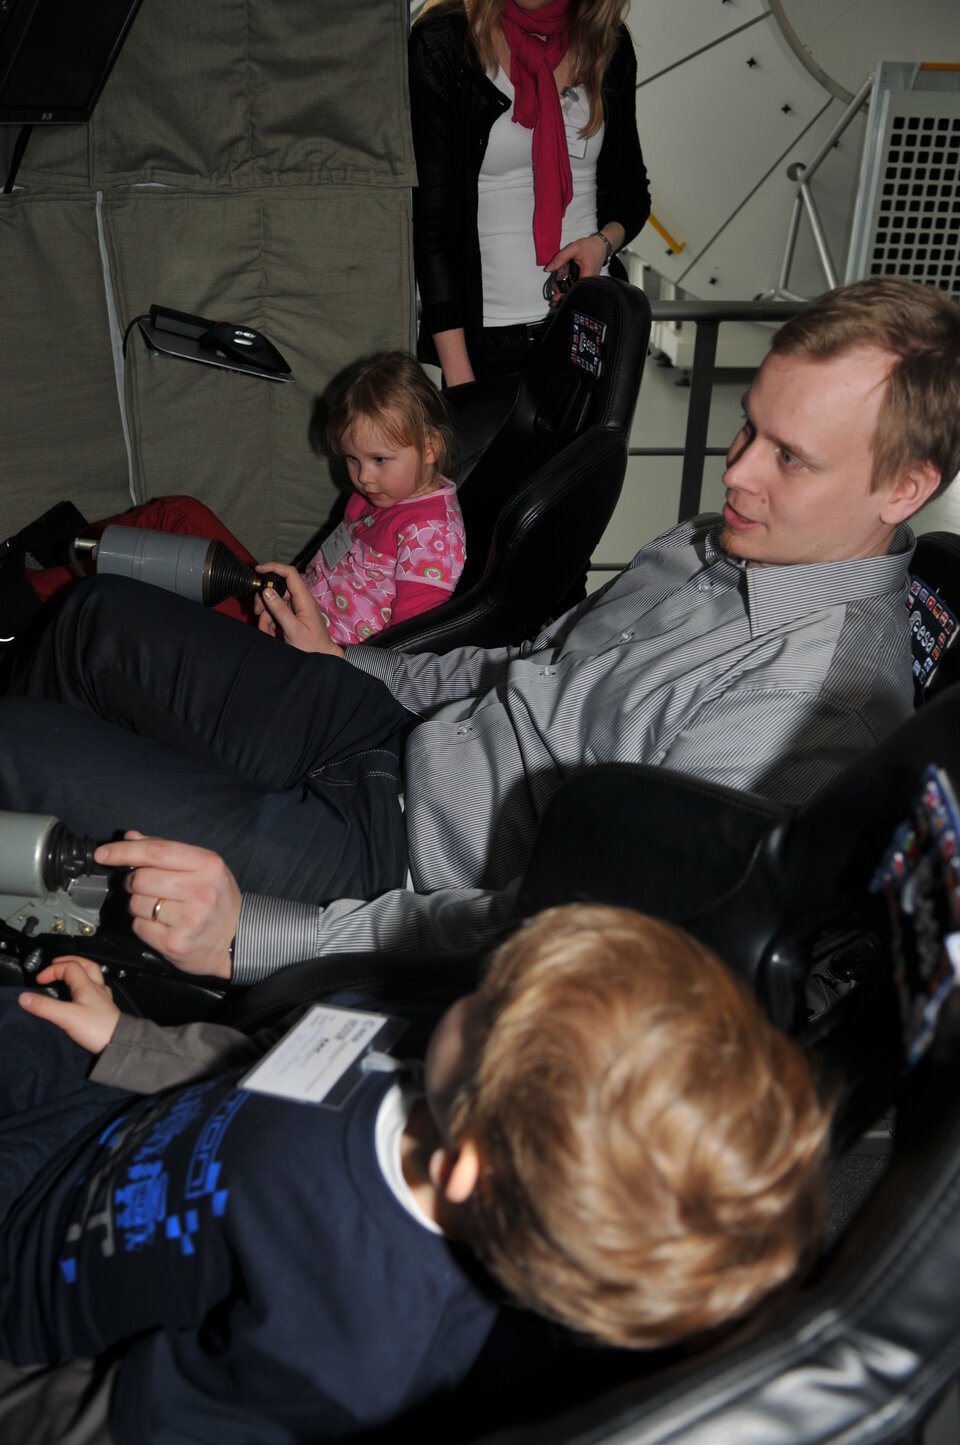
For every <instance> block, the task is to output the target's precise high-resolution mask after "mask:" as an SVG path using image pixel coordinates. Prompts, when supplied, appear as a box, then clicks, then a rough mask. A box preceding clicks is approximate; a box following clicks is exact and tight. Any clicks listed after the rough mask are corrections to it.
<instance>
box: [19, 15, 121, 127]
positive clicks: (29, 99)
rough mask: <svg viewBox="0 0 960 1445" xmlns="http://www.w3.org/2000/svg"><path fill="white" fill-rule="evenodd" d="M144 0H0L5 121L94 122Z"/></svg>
mask: <svg viewBox="0 0 960 1445" xmlns="http://www.w3.org/2000/svg"><path fill="white" fill-rule="evenodd" d="M140 4H141V0H86V3H84V0H0V124H6V125H38V124H41V123H43V122H47V123H49V124H53V125H63V124H65V123H67V122H71V121H86V120H89V119H90V116H91V114H92V113H93V108H94V106H95V105H96V103H97V100H98V99H99V97H100V92H101V91H102V90H103V87H104V83H105V81H106V79H107V76H108V75H109V74H110V71H111V69H112V68H113V63H114V61H115V60H116V58H117V56H118V54H119V53H120V47H121V46H122V44H123V42H124V40H125V39H126V36H127V31H128V30H129V29H130V26H131V25H132V24H133V19H134V16H135V15H136V13H137V11H138V9H139V8H140Z"/></svg>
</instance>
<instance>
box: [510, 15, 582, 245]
mask: <svg viewBox="0 0 960 1445" xmlns="http://www.w3.org/2000/svg"><path fill="white" fill-rule="evenodd" d="M568 5H569V0H549V3H548V4H546V5H541V6H540V9H539V10H522V9H521V8H520V6H519V5H518V4H517V3H516V0H507V3H506V4H505V5H504V7H503V9H502V11H501V12H500V24H501V26H502V28H503V34H504V37H505V39H506V42H507V45H508V46H509V47H510V59H511V65H510V79H511V81H512V83H513V89H514V92H515V98H514V102H513V119H514V121H515V122H516V123H517V125H522V126H525V127H526V128H527V130H530V129H531V128H532V130H533V239H534V243H535V245H536V248H537V261H538V263H539V264H540V265H541V266H545V265H546V264H547V262H548V261H549V260H550V259H551V257H553V256H555V255H556V253H557V251H559V249H560V227H561V223H562V221H563V215H564V212H565V211H566V209H567V207H568V206H569V204H570V202H571V200H572V199H573V177H572V175H571V173H570V156H569V154H568V152H567V136H566V132H565V131H564V128H563V111H562V110H561V108H560V96H559V94H558V93H557V83H556V81H555V80H554V78H553V72H554V71H555V70H556V68H557V66H558V65H559V64H560V62H561V60H562V59H563V57H564V56H565V55H566V53H567V50H568V49H569V45H570V35H569V31H568V29H567V9H568ZM541 35H545V36H546V37H547V38H546V41H545V42H544V41H543V40H541V39H539V37H540V36H541Z"/></svg>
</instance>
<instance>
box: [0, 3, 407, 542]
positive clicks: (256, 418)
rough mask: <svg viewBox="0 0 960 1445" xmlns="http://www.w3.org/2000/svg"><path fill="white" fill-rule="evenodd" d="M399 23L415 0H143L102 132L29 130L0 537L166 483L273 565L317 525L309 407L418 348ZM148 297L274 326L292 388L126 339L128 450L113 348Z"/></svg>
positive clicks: (1, 329) (2, 417) (10, 231)
mask: <svg viewBox="0 0 960 1445" xmlns="http://www.w3.org/2000/svg"><path fill="white" fill-rule="evenodd" d="M406 34H407V6H406V4H405V3H403V0H351V3H350V4H349V5H344V4H342V3H341V0H260V3H258V4H257V5H249V4H247V3H241V0H204V3H203V4H200V5H198V4H196V3H195V0H149V3H147V4H145V5H144V6H143V7H142V9H141V11H140V13H139V15H138V17H137V20H136V22H135V24H134V26H133V28H132V30H131V32H130V36H129V39H128V41H127V44H126V46H125V48H124V50H123V52H122V53H121V55H120V57H119V60H118V61H117V64H116V67H115V69H114V71H113V74H112V75H111V77H110V80H109V82H108V84H107V87H106V89H105V91H104V94H103V96H102V98H101V101H100V104H99V105H98V107H97V110H96V111H95V113H94V116H93V119H92V121H91V123H90V125H89V126H88V127H83V126H79V127H58V128H56V129H48V130H45V129H44V128H42V127H38V128H36V129H35V130H34V132H33V135H32V137H31V140H30V143H29V146H28V149H27V153H26V157H25V159H24V162H23V165H22V166H21V170H20V174H19V177H18V189H17V191H16V193H15V194H14V195H13V196H0V247H2V250H0V340H2V341H3V346H2V348H0V398H2V400H0V470H2V472H3V476H4V483H5V484H4V487H3V490H2V493H0V496H2V501H0V535H5V534H6V533H8V532H10V531H13V530H14V529H15V528H16V527H18V526H20V525H22V524H23V523H24V522H26V521H28V520H29V519H30V517H32V516H33V515H35V514H36V513H37V512H39V511H41V510H43V508H44V507H46V506H49V505H50V504H51V503H52V502H54V501H57V500H58V499H59V498H60V497H62V496H71V497H72V498H73V499H74V500H75V501H76V502H77V504H78V505H79V506H80V507H81V509H82V510H84V511H85V512H87V514H88V515H89V516H91V517H93V516H97V515H102V514H104V513H109V512H112V511H115V510H120V509H122V508H123V507H124V506H127V505H129V504H130V503H131V501H140V500H144V499H146V498H148V497H150V496H154V495H157V494H159V493H161V492H166V491H187V492H191V493H193V494H194V495H197V496H199V497H201V499H202V500H204V501H205V502H207V503H208V504H209V505H211V506H213V507H214V508H215V509H216V510H218V511H220V512H221V513H222V514H223V516H224V519H225V520H226V521H227V523H228V525H230V526H232V527H233V529H234V531H236V532H237V533H238V535H239V536H240V537H241V538H242V539H243V540H244V541H245V542H246V543H247V545H248V546H250V547H251V549H252V550H253V551H254V552H256V553H257V554H258V555H260V556H263V557H277V556H279V557H289V556H292V555H293V554H294V552H296V551H297V550H298V549H299V547H300V546H301V545H302V544H303V542H304V541H305V540H306V538H307V537H308V536H309V535H310V534H311V533H312V532H313V531H314V530H315V529H316V527H317V526H318V524H319V523H320V522H321V521H322V520H323V518H324V516H325V515H326V513H327V511H328V510H329V506H330V504H331V502H332V500H333V498H334V496H335V491H334V488H333V485H332V483H331V481H330V477H329V468H328V466H327V463H326V461H325V460H324V459H322V458H318V457H316V456H315V455H314V454H313V453H312V452H311V450H310V446H309V443H308V426H309V420H310V414H311V411H312V409H313V405H314V402H315V398H316V396H317V395H318V394H319V393H320V392H322V391H323V390H324V389H325V387H326V386H327V385H328V383H329V381H330V379H331V377H332V376H333V375H334V374H335V373H336V372H337V371H338V370H339V369H340V368H342V367H343V366H345V365H346V364H347V363H348V362H350V361H352V360H354V359H355V358H356V357H357V356H359V355H363V354H366V353H368V352H370V351H372V350H376V349H379V348H382V347H395V346H408V345H409V344H410V341H411V338H412V322H413V318H412V303H413V266H412V254H411V245H410V222H409V208H410V197H409V188H410V186H411V184H412V182H413V179H414V167H413V153H412V145H411V141H410V132H409V123H408V111H407V99H406ZM155 302H156V303H159V304H161V305H167V306H173V307H176V308H177V309H180V310H186V311H196V312H198V313H200V314H202V315H209V316H213V317H216V318H222V319H228V320H232V321H243V322H248V323H250V324H252V325H254V326H257V327H260V328H261V329H263V330H264V331H265V332H266V333H267V335H268V336H269V337H270V338H271V340H273V341H274V342H275V343H276V345H277V346H278V347H279V348H280V350H281V351H282V352H283V353H284V355H285V356H286V357H287V360H288V361H289V362H290V364H291V366H292V367H293V370H294V376H295V380H294V381H293V382H292V383H290V384H288V385H284V386H280V385H276V384H273V383H268V382H264V381H259V380H246V379H244V378H241V377H238V376H236V375H234V374H231V373H227V372H224V371H216V370H212V369H209V368H205V367H200V366H197V365H191V364H190V363H187V362H177V361H170V360H168V359H167V360H162V359H160V358H157V357H153V356H151V355H150V354H149V353H148V352H147V351H146V349H145V347H144V345H143V342H142V340H141V338H140V337H139V335H137V334H136V333H135V334H134V335H133V336H132V337H131V340H130V343H129V348H128V356H127V359H126V361H125V363H124V364H123V366H122V368H121V367H120V366H119V361H118V363H117V365H118V369H120V370H121V371H122V380H123V387H124V396H125V407H124V410H125V415H126V419H127V422H128V432H129V439H130V448H129V459H128V451H127V446H126V444H125V440H124V433H123V428H122V424H121V410H120V403H119V398H118V384H117V375H116V373H115V366H114V362H115V355H116V354H117V353H118V342H119V334H120V332H122V330H123V329H124V328H125V327H126V325H127V323H128V322H129V321H130V320H131V319H132V318H133V317H134V316H136V315H137V314H139V313H141V312H144V311H146V310H147V309H148V308H149V306H150V305H151V304H152V303H155ZM111 310H112V312H113V315H114V325H113V329H112V332H111V329H110V327H109V325H108V321H109V317H110V313H111ZM64 337H66V340H64ZM67 459H73V461H68V460H67ZM31 473H32V475H33V477H34V479H35V480H34V482H32V483H30V484H29V485H28V484H26V483H25V482H23V481H22V480H21V479H22V478H23V477H24V476H26V475H28V474H31Z"/></svg>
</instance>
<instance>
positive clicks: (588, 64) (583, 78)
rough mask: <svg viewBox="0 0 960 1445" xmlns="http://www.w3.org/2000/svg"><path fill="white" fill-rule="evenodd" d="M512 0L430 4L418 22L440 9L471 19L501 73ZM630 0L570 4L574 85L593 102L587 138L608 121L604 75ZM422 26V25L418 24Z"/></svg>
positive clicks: (477, 44) (481, 51)
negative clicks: (504, 25) (499, 51)
mask: <svg viewBox="0 0 960 1445" xmlns="http://www.w3.org/2000/svg"><path fill="white" fill-rule="evenodd" d="M505 3H506V0H427V3H426V4H425V5H424V6H423V7H422V9H421V10H420V12H419V14H418V15H417V21H420V20H422V19H423V18H424V17H425V16H426V15H429V14H432V13H434V12H440V11H451V10H461V11H463V12H464V13H465V14H466V17H467V35H468V41H469V44H470V47H471V49H472V51H473V53H474V55H475V56H476V58H477V60H478V61H479V62H480V64H481V65H482V67H483V69H484V70H485V71H486V72H487V74H488V75H496V73H497V64H498V62H497V55H496V51H495V49H494V34H495V32H496V29H497V26H498V25H499V23H500V12H501V10H502V9H503V7H504V5H505ZM629 8H630V0H570V10H569V15H570V49H571V50H572V51H573V56H574V62H573V75H572V77H571V80H570V83H571V85H582V86H583V88H584V90H585V91H586V93H587V98H588V100H589V102H590V119H589V120H588V122H587V124H586V125H585V126H584V128H583V131H582V132H581V134H583V135H585V136H589V135H596V133H597V131H598V130H599V129H600V126H601V124H602V123H603V97H602V95H601V86H602V85H603V74H604V71H605V70H606V68H607V64H608V62H609V60H610V57H611V55H612V54H613V51H614V47H615V45H616V43H617V30H618V29H619V27H620V25H621V24H622V23H623V19H624V16H625V15H626V13H627V11H628V10H629ZM415 23H416V22H415Z"/></svg>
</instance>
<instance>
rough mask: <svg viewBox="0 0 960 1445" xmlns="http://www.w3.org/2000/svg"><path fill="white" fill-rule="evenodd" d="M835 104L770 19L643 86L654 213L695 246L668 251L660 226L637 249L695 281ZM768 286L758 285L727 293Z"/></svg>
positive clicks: (758, 242) (772, 248)
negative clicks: (768, 180)
mask: <svg viewBox="0 0 960 1445" xmlns="http://www.w3.org/2000/svg"><path fill="white" fill-rule="evenodd" d="M678 8H683V9H686V6H683V7H678ZM717 8H718V9H726V8H727V7H726V6H718V7H717ZM694 38H695V37H694V36H693V35H692V34H691V43H692V41H693V39H694ZM829 103H830V98H829V96H828V95H827V94H826V92H825V91H824V90H823V88H822V87H821V86H820V85H818V84H817V82H816V81H815V80H814V78H813V77H812V76H811V75H810V73H809V72H808V71H807V70H806V69H805V68H804V67H803V66H802V65H801V63H800V61H799V60H798V59H797V57H796V56H795V54H794V53H793V51H792V50H791V49H790V48H789V47H788V46H787V45H786V44H785V42H784V41H783V40H782V37H781V36H780V33H779V31H778V30H777V28H776V27H775V25H774V24H773V22H772V20H771V19H769V18H768V19H767V20H766V21H764V23H763V24H760V25H755V26H751V27H750V28H749V29H747V30H741V31H739V32H737V33H735V34H733V35H731V36H729V38H728V39H726V40H725V41H724V42H723V43H722V44H719V45H715V46H713V47H712V48H711V49H709V50H707V51H703V52H701V53H699V54H696V55H694V56H692V57H691V59H690V60H688V61H687V62H686V63H685V64H683V65H681V66H679V67H677V68H676V69H674V70H671V71H668V72H666V73H665V74H663V75H660V76H659V77H657V78H656V79H655V80H652V81H651V82H650V83H649V84H647V85H642V86H640V88H639V89H638V91H637V119H638V125H639V130H640V141H641V144H642V146H643V150H644V159H645V161H646V164H647V169H648V172H649V175H650V188H651V192H652V196H653V210H654V214H655V215H656V217H657V219H658V220H659V221H660V222H661V223H662V225H664V226H665V227H666V228H667V230H668V231H669V232H670V233H671V234H672V235H673V236H675V237H676V238H677V239H679V240H682V241H683V242H685V249H684V251H683V252H682V253H681V254H679V255H674V256H671V255H668V254H667V248H666V247H665V245H664V243H663V242H662V240H661V239H660V238H659V236H658V235H657V234H656V232H655V231H654V230H653V228H652V227H650V226H647V227H646V228H645V229H644V231H643V232H642V233H641V235H640V236H639V237H638V239H637V241H636V242H635V243H634V249H635V250H636V251H637V252H638V254H639V255H640V256H641V257H642V258H643V260H644V261H645V262H646V263H647V264H649V265H651V266H653V267H654V268H655V269H656V270H658V271H660V272H661V273H662V274H663V275H665V276H666V277H668V279H670V280H673V281H677V282H682V283H683V284H684V285H689V284H691V283H689V282H687V281H685V280H684V278H685V277H686V276H687V273H688V272H690V271H691V270H692V268H693V267H694V266H696V264H697V262H698V260H699V259H700V258H701V257H702V256H703V255H704V253H705V252H706V250H707V248H708V247H709V246H710V245H711V243H712V242H713V240H714V238H715V237H716V236H718V234H719V233H721V232H722V231H723V229H724V228H725V227H726V226H727V225H728V224H729V222H730V218H731V217H732V216H733V215H734V214H736V213H737V212H738V211H739V210H740V208H741V207H742V206H743V205H744V204H745V202H746V201H747V199H748V197H750V196H751V194H752V193H753V192H754V191H755V190H756V188H757V186H758V185H759V184H760V182H761V181H762V180H763V178H764V177H765V176H768V175H769V174H771V173H772V172H775V171H778V172H779V171H781V170H782V168H783V166H784V165H785V160H784V157H785V156H786V155H787V154H788V153H789V152H790V151H791V150H792V149H794V148H795V147H796V146H797V144H798V142H799V141H800V138H801V137H802V136H803V135H804V133H805V132H806V130H807V129H808V127H809V126H810V125H811V124H812V123H813V122H814V121H815V120H816V119H817V117H818V116H819V115H820V114H821V113H822V112H823V111H824V110H825V109H826V108H827V106H828V105H829ZM806 153H807V152H806V150H804V154H806ZM790 199H792V193H791V195H790V196H788V199H787V201H786V203H785V214H784V219H783V222H782V226H781V227H779V228H778V230H777V240H776V241H774V242H773V243H771V240H770V237H769V236H765V237H757V236H754V237H752V238H751V244H750V250H751V253H752V258H753V262H752V265H751V266H750V267H749V268H748V269H749V270H751V271H753V272H754V273H755V272H756V271H757V270H758V269H759V267H760V265H761V264H762V263H763V262H764V260H765V258H767V257H772V256H773V255H776V257H777V259H778V260H779V253H780V251H781V250H782V240H781V238H782V235H783V227H785V226H786V222H787V213H788V212H789V204H790ZM764 269H765V270H766V269H768V268H767V267H764ZM761 289H762V282H756V281H754V282H752V283H749V284H745V285H743V286H741V287H740V288H739V289H736V290H732V291H727V292H726V293H722V292H721V293H718V294H727V295H739V296H744V295H753V294H754V293H755V292H757V291H759V290H761ZM820 289H822V288H820ZM705 294H709V293H705Z"/></svg>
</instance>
